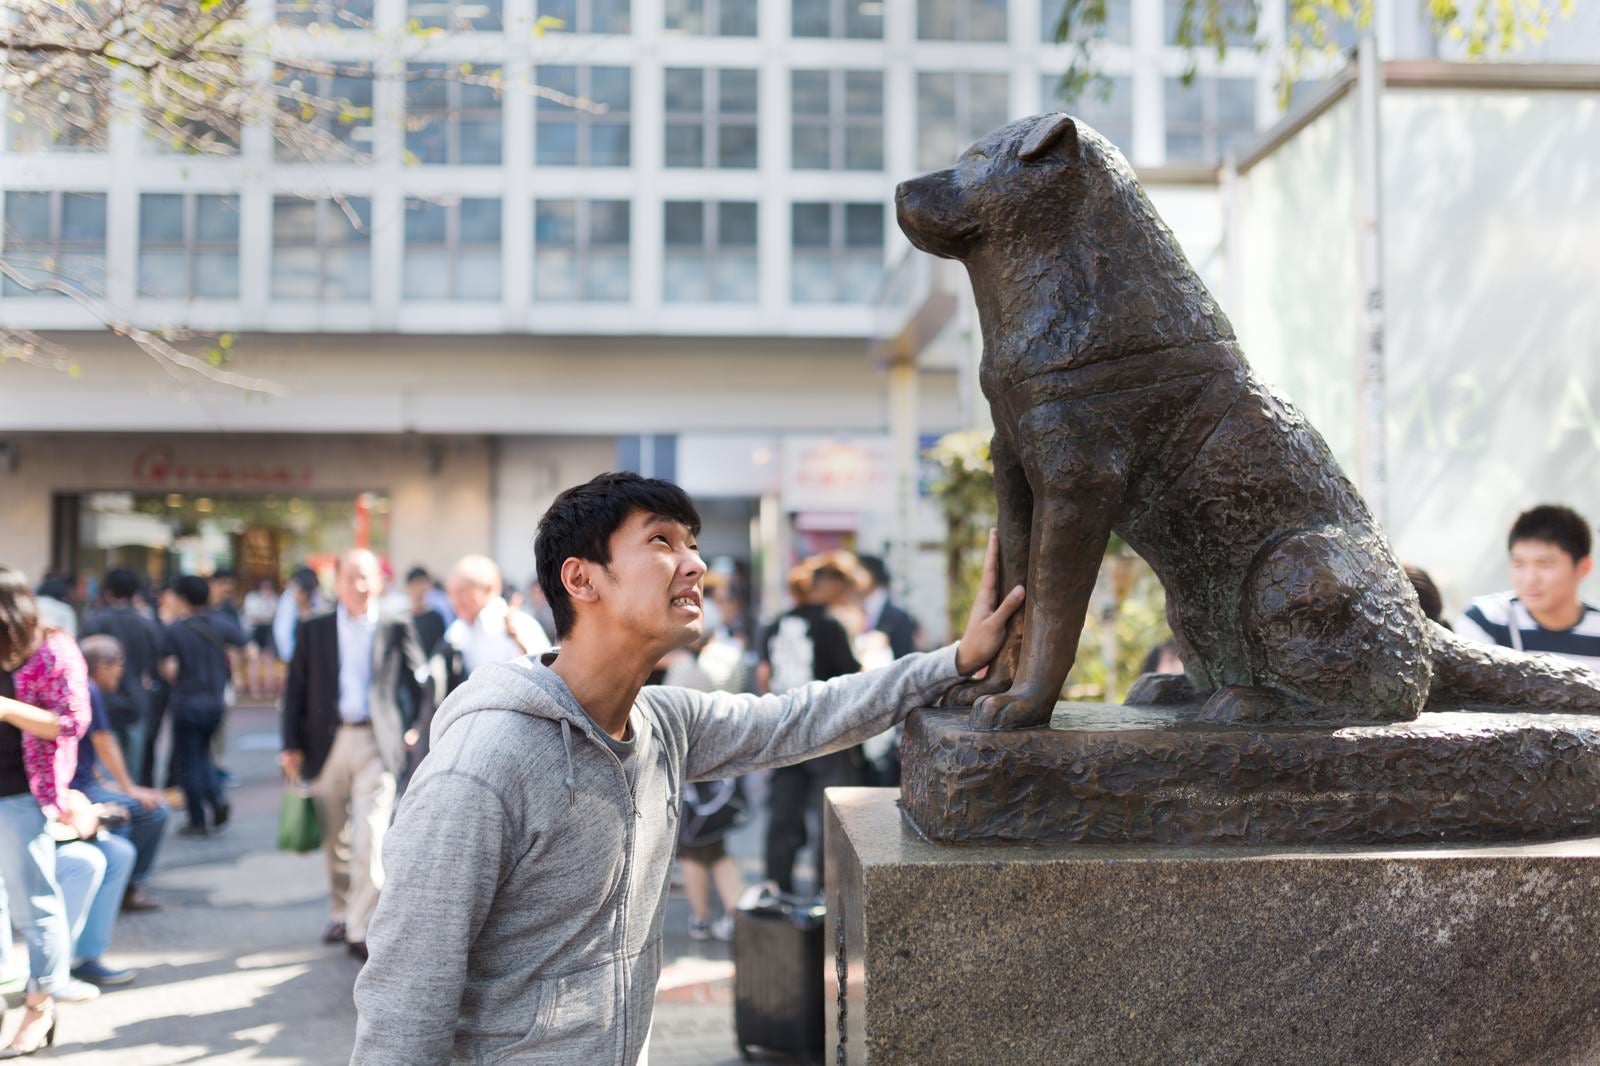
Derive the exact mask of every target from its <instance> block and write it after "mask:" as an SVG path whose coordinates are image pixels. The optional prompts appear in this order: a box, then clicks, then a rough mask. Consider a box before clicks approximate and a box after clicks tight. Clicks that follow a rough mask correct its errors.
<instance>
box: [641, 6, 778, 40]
mask: <svg viewBox="0 0 1600 1066" xmlns="http://www.w3.org/2000/svg"><path fill="white" fill-rule="evenodd" d="M757 10H758V8H757V0H665V3H664V5H663V11H662V19H661V21H662V26H663V27H664V28H665V29H666V31H667V32H668V33H691V34H694V35H696V36H699V37H754V36H756V31H757V29H758V15H757Z"/></svg>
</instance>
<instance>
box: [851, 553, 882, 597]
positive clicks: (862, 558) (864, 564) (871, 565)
mask: <svg viewBox="0 0 1600 1066" xmlns="http://www.w3.org/2000/svg"><path fill="white" fill-rule="evenodd" d="M856 561H857V562H859V563H860V564H861V568H862V569H863V570H865V571H866V572H867V573H868V574H870V575H871V576H872V583H873V584H874V585H876V586H878V587H879V588H880V589H883V590H884V591H888V588H889V568H888V567H887V566H885V565H884V562H883V559H882V558H881V557H880V556H877V555H858V556H856Z"/></svg>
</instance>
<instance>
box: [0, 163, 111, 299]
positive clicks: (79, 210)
mask: <svg viewBox="0 0 1600 1066" xmlns="http://www.w3.org/2000/svg"><path fill="white" fill-rule="evenodd" d="M3 217H4V225H3V227H0V255H4V256H5V259H6V264H7V265H8V266H9V267H11V269H12V270H15V271H16V272H17V273H19V274H22V275H23V276H25V277H27V278H28V279H29V280H30V281H32V282H40V281H50V282H61V283H65V284H67V285H69V286H71V287H72V288H74V289H77V290H78V291H79V292H81V293H82V294H84V295H86V296H99V295H103V294H104V292H105V280H106V196H105V194H104V193H87V192H56V191H49V192H46V191H31V190H19V189H12V190H10V191H8V192H6V193H5V210H4V216H3ZM62 295H64V294H61V293H56V292H37V293H35V292H31V291H29V290H28V289H27V288H26V287H25V286H23V285H19V284H17V283H16V282H15V281H13V280H12V279H11V278H10V277H4V278H0V296H5V297H22V298H24V299H26V298H31V297H47V298H48V297H57V296H62Z"/></svg>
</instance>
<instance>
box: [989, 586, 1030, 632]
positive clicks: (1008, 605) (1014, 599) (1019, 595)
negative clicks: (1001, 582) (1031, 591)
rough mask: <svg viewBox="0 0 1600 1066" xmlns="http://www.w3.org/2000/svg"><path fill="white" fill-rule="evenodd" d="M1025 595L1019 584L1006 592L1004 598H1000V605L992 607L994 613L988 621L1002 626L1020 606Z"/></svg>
mask: <svg viewBox="0 0 1600 1066" xmlns="http://www.w3.org/2000/svg"><path fill="white" fill-rule="evenodd" d="M1026 595H1027V594H1026V593H1025V592H1023V591H1022V586H1021V585H1018V586H1017V587H1016V588H1014V589H1012V590H1011V591H1010V592H1008V593H1006V598H1005V599H1003V600H1001V601H1000V606H998V607H996V608H995V609H994V614H992V615H991V616H990V621H992V622H993V623H994V624H995V625H997V626H1001V627H1004V626H1005V624H1006V623H1007V622H1009V621H1010V620H1011V616H1012V615H1014V614H1016V613H1017V609H1018V608H1020V607H1021V606H1022V601H1023V599H1024V598H1025V597H1026Z"/></svg>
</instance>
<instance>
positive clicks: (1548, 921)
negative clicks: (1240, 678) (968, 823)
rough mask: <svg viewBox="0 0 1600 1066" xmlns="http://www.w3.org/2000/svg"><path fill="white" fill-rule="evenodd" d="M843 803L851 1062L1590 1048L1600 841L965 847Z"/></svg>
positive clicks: (1573, 1062) (1598, 1022)
mask: <svg viewBox="0 0 1600 1066" xmlns="http://www.w3.org/2000/svg"><path fill="white" fill-rule="evenodd" d="M897 796H898V793H897V791H896V790H892V789H831V790H829V792H828V801H827V803H826V813H825V823H826V847H827V851H828V866H827V886H826V887H827V902H828V929H827V943H828V945H829V949H830V951H831V952H832V953H833V955H832V958H831V959H830V960H829V963H828V965H826V966H825V967H824V971H825V973H826V974H827V975H828V976H827V980H828V986H829V987H828V990H827V1001H828V1026H829V1028H828V1035H829V1043H828V1048H829V1053H828V1056H827V1061H828V1062H829V1063H830V1064H836V1066H867V1064H871V1066H1030V1064H1039V1066H1074V1064H1079V1063H1082V1064H1094V1066H1107V1064H1118V1066H1137V1064H1151V1066H1201V1064H1224V1063H1227V1064H1234V1063H1237V1064H1258V1063H1259V1064H1263V1066H1382V1064H1407V1066H1413V1064H1415V1066H1423V1064H1435V1063H1438V1064H1444V1063H1452V1064H1465V1063H1470V1064H1472V1066H1593V1064H1595V1063H1600V966H1596V965H1595V964H1594V947H1593V941H1594V935H1595V930H1596V929H1597V928H1600V839H1596V838H1583V839H1575V840H1567V841H1561V842H1552V843H1540V844H1519V845H1448V846H1445V845H1427V846H1417V847H1384V848H1370V847H1355V846H1330V847H1315V848H1311V847H1295V848H1287V847H1263V846H1248V845H1234V846H1229V847H1199V846H1151V845H1139V844H1120V845H1114V846H1105V845H1088V844H1059V843H1058V844H1048V845H1038V846H1024V845H968V846H950V845H941V844H935V843H932V842H930V841H928V840H926V839H924V838H922V837H921V836H920V835H919V834H918V833H917V832H916V831H915V829H914V828H913V827H912V826H910V825H909V823H907V822H906V821H905V820H904V819H903V817H902V814H901V811H900V809H899V807H898V806H897V802H896V801H897Z"/></svg>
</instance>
